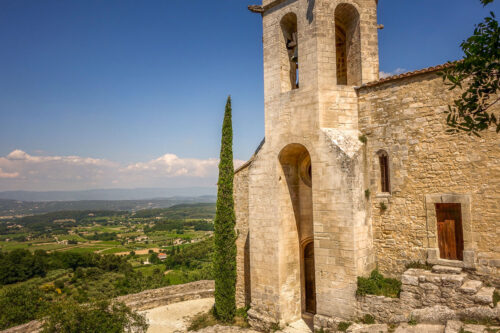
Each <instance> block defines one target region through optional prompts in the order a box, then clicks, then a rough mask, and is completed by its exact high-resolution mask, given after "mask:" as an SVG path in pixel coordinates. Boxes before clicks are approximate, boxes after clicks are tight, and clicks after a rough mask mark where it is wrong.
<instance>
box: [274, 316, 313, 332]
mask: <svg viewBox="0 0 500 333" xmlns="http://www.w3.org/2000/svg"><path fill="white" fill-rule="evenodd" d="M281 332H283V333H312V332H313V330H312V329H311V328H310V327H309V325H307V323H306V322H305V321H304V320H303V319H300V320H297V321H296V322H294V323H291V324H290V325H289V326H287V327H285V328H284V329H283V331H281Z"/></svg>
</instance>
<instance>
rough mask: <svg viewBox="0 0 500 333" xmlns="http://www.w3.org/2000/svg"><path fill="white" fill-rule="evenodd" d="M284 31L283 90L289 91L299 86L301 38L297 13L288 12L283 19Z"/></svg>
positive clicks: (282, 26) (282, 28)
mask: <svg viewBox="0 0 500 333" xmlns="http://www.w3.org/2000/svg"><path fill="white" fill-rule="evenodd" d="M281 30H282V32H283V40H284V43H283V47H282V52H281V54H282V57H281V59H282V61H281V68H282V80H281V82H282V91H289V90H293V89H297V88H298V87H299V39H298V33H297V15H295V14H294V13H288V14H286V15H285V16H284V17H283V19H281Z"/></svg>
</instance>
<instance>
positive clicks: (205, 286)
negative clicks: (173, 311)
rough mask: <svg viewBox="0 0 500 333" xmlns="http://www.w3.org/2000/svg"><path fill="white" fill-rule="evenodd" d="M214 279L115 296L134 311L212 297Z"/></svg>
mask: <svg viewBox="0 0 500 333" xmlns="http://www.w3.org/2000/svg"><path fill="white" fill-rule="evenodd" d="M214 290H215V285H214V281H211V280H203V281H196V282H191V283H186V284H179V285H175V286H168V287H163V288H158V289H150V290H145V291H143V292H140V293H138V294H130V295H125V296H120V297H118V298H116V300H117V301H118V302H123V303H125V304H126V305H127V306H129V307H131V308H132V309H133V310H136V311H143V310H148V309H152V308H157V307H159V306H164V305H168V304H172V303H178V302H183V301H189V300H193V299H200V298H208V297H213V295H214Z"/></svg>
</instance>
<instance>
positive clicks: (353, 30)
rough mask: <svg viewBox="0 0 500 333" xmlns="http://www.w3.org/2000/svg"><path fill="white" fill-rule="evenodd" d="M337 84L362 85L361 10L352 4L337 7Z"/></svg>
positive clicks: (342, 4)
mask: <svg viewBox="0 0 500 333" xmlns="http://www.w3.org/2000/svg"><path fill="white" fill-rule="evenodd" d="M335 52H336V60H337V84H338V85H353V86H356V85H361V79H362V77H361V72H362V68H361V29H360V16H359V12H358V10H357V9H356V7H354V6H353V5H352V4H349V3H341V4H339V5H338V6H337V7H336V8H335Z"/></svg>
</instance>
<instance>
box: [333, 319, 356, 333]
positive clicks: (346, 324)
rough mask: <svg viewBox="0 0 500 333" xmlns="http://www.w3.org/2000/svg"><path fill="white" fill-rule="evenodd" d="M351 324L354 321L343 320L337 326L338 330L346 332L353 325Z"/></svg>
mask: <svg viewBox="0 0 500 333" xmlns="http://www.w3.org/2000/svg"><path fill="white" fill-rule="evenodd" d="M351 325H352V323H350V322H347V321H342V322H340V323H339V325H338V326H337V330H338V331H339V332H346V331H347V329H348V328H349V326H351Z"/></svg>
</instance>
